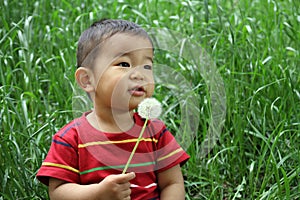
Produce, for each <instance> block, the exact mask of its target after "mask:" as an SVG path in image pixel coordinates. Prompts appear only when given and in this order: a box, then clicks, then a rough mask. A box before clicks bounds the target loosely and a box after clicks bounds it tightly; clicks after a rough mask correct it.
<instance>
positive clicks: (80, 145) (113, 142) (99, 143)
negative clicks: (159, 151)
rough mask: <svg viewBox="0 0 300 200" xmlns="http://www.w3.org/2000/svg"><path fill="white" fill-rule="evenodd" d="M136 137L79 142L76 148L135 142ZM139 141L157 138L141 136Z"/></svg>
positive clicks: (151, 140) (153, 140)
mask: <svg viewBox="0 0 300 200" xmlns="http://www.w3.org/2000/svg"><path fill="white" fill-rule="evenodd" d="M137 140H138V139H137V138H134V139H128V140H118V141H98V142H88V143H85V144H79V145H78V148H84V147H88V146H93V145H104V144H122V143H130V142H137ZM141 141H145V142H155V143H157V142H158V140H156V139H154V138H142V139H141Z"/></svg>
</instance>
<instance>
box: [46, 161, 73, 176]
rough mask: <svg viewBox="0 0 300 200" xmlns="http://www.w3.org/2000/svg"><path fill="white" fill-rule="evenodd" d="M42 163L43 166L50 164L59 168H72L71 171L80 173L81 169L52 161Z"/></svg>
mask: <svg viewBox="0 0 300 200" xmlns="http://www.w3.org/2000/svg"><path fill="white" fill-rule="evenodd" d="M42 165H43V166H50V167H59V168H63V169H67V170H70V171H72V172H75V173H79V170H77V169H75V168H73V167H70V166H67V165H62V164H57V163H51V162H43V163H42Z"/></svg>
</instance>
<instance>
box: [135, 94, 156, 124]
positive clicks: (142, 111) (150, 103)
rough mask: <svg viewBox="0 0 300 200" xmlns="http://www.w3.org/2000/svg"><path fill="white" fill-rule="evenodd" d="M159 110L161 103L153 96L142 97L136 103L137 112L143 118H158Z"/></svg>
mask: <svg viewBox="0 0 300 200" xmlns="http://www.w3.org/2000/svg"><path fill="white" fill-rule="evenodd" d="M161 112H162V108H161V104H160V102H159V101H157V100H156V99H155V98H147V99H144V100H143V101H142V102H141V103H140V104H139V105H138V114H139V115H140V116H141V117H142V118H144V119H154V118H158V117H159V115H160V114H161Z"/></svg>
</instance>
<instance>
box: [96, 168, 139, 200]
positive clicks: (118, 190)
mask: <svg viewBox="0 0 300 200" xmlns="http://www.w3.org/2000/svg"><path fill="white" fill-rule="evenodd" d="M134 178H135V174H134V173H133V172H131V173H128V174H118V175H109V176H107V177H106V178H105V179H104V180H103V181H101V182H100V183H99V184H100V185H101V187H103V190H104V191H106V192H105V193H104V195H105V196H103V197H104V198H103V199H110V200H130V193H131V190H130V182H129V181H130V180H132V179H134ZM101 199H102V198H101Z"/></svg>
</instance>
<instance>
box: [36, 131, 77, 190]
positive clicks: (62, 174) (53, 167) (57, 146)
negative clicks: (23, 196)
mask: <svg viewBox="0 0 300 200" xmlns="http://www.w3.org/2000/svg"><path fill="white" fill-rule="evenodd" d="M75 131H76V129H75V130H74V129H72V128H69V129H68V128H64V129H63V130H61V131H59V132H58V133H56V134H55V135H54V136H53V139H52V143H51V146H50V149H49V152H48V154H47V156H46V158H45V160H44V161H43V163H42V166H41V167H40V169H39V171H38V173H37V179H38V180H40V181H41V182H42V183H44V184H45V185H48V184H49V178H50V177H52V178H57V179H60V180H64V181H67V182H71V183H79V182H80V176H79V170H78V149H77V148H78V147H77V146H78V145H77V141H76V140H77V139H76V137H75V133H74V132H75Z"/></svg>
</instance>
